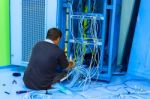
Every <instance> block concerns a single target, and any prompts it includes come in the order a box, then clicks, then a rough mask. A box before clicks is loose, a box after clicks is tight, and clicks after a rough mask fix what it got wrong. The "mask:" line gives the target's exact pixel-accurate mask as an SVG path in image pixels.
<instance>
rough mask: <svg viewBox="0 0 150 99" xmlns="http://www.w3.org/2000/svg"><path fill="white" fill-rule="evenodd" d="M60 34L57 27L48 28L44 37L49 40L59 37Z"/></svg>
mask: <svg viewBox="0 0 150 99" xmlns="http://www.w3.org/2000/svg"><path fill="white" fill-rule="evenodd" d="M61 36H62V32H61V30H59V29H57V28H51V29H49V30H48V32H47V36H46V38H47V39H51V40H56V39H58V38H59V37H60V38H61Z"/></svg>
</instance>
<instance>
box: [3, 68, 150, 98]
mask: <svg viewBox="0 0 150 99" xmlns="http://www.w3.org/2000/svg"><path fill="white" fill-rule="evenodd" d="M23 71H24V67H14V66H11V67H7V68H1V67H0V99H150V80H148V79H144V78H140V77H136V76H131V75H130V76H129V75H126V76H113V78H112V80H111V82H110V83H106V82H100V81H99V82H93V83H92V85H91V87H90V88H89V89H88V90H84V91H75V90H73V89H72V90H71V92H72V94H70V95H67V94H65V93H63V92H60V91H57V90H55V89H54V90H49V92H50V93H51V94H48V95H45V94H42V93H45V92H41V91H40V92H37V91H32V92H29V93H26V94H25V93H24V94H16V91H19V90H29V89H27V88H26V87H25V86H24V84H23V81H22V76H23ZM13 72H20V73H21V74H22V75H21V77H13V76H12V73H13ZM14 80H15V81H16V82H17V83H15V82H14V83H13V81H14ZM37 95H38V96H37ZM40 95H41V96H40ZM28 96H34V97H36V98H31V97H30V98H28ZM42 96H44V97H43V98H41V97H42ZM38 97H40V98H38Z"/></svg>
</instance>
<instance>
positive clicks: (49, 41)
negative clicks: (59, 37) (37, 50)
mask: <svg viewBox="0 0 150 99" xmlns="http://www.w3.org/2000/svg"><path fill="white" fill-rule="evenodd" d="M45 41H46V42H48V43H52V44H54V42H53V41H52V40H50V39H45Z"/></svg>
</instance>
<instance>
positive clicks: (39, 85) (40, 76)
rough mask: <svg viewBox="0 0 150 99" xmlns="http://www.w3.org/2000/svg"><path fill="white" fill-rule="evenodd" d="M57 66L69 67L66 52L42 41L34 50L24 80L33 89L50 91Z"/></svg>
mask: <svg viewBox="0 0 150 99" xmlns="http://www.w3.org/2000/svg"><path fill="white" fill-rule="evenodd" d="M57 65H59V66H61V67H62V68H66V67H67V66H68V61H67V59H66V56H65V54H64V52H63V51H62V50H61V49H59V48H58V46H57V45H55V44H52V43H49V42H46V41H41V42H38V43H37V44H36V45H35V46H34V48H33V49H32V55H31V58H30V61H29V64H28V67H27V70H26V71H25V74H24V77H23V80H24V83H25V84H26V86H27V87H29V88H31V89H40V90H42V89H48V88H50V86H51V83H52V80H53V78H54V77H55V76H56V73H57V71H56V67H57Z"/></svg>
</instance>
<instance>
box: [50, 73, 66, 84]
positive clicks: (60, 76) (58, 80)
mask: <svg viewBox="0 0 150 99" xmlns="http://www.w3.org/2000/svg"><path fill="white" fill-rule="evenodd" d="M66 75H67V72H61V73H57V74H56V76H55V77H54V79H53V81H52V84H55V83H58V82H60V80H61V79H62V78H64V77H65V76H66Z"/></svg>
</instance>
